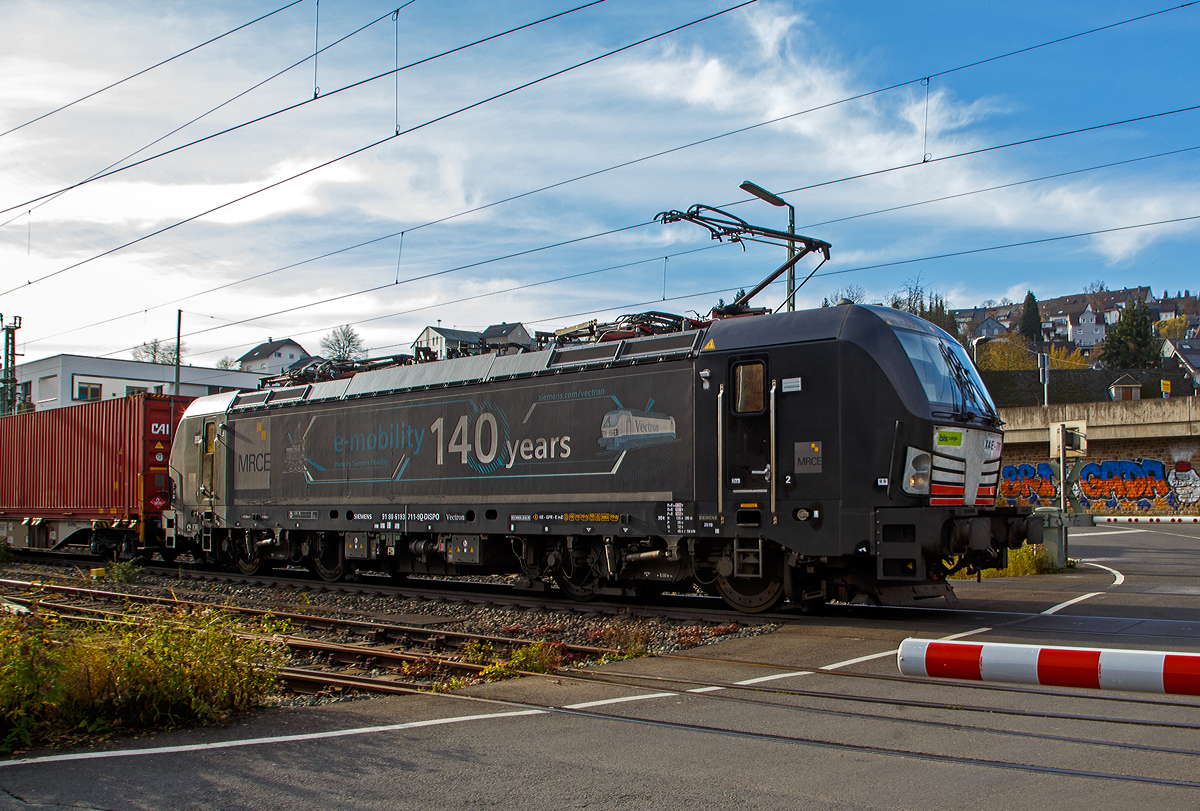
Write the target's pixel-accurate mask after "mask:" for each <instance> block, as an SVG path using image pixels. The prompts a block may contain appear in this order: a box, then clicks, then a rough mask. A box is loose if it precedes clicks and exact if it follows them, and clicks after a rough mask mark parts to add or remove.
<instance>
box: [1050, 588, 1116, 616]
mask: <svg viewBox="0 0 1200 811" xmlns="http://www.w3.org/2000/svg"><path fill="white" fill-rule="evenodd" d="M1103 593H1104V592H1102V591H1093V592H1091V593H1090V594H1080V595H1079V596H1078V597H1072V598H1071V599H1070V600H1067V601H1066V602H1065V603H1059V604H1058V605H1056V606H1054V607H1053V608H1047V609H1046V610H1045V611H1043V612H1042V614H1043V615H1045V614H1057V613H1058V612H1059V611H1060V610H1062V609H1064V608H1066V607H1067V606H1069V605H1075V603H1082V602H1083V601H1084V600H1087V599H1089V598H1091V597H1095V596H1097V595H1099V594H1103Z"/></svg>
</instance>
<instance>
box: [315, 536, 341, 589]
mask: <svg viewBox="0 0 1200 811" xmlns="http://www.w3.org/2000/svg"><path fill="white" fill-rule="evenodd" d="M313 571H314V572H316V573H317V577H319V578H321V579H322V580H324V581H325V582H326V583H336V582H338V581H339V580H341V579H342V576H343V575H344V574H345V573H346V558H345V553H344V550H343V549H342V543H341V539H340V538H338V539H334V540H333V541H322V542H321V545H320V550H319V551H318V553H317V554H316V555H315V556H314V557H313Z"/></svg>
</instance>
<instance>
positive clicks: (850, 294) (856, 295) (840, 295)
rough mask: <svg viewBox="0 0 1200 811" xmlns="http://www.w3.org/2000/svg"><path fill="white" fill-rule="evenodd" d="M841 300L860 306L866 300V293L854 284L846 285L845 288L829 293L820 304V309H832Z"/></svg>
mask: <svg viewBox="0 0 1200 811" xmlns="http://www.w3.org/2000/svg"><path fill="white" fill-rule="evenodd" d="M842 299H846V300H847V301H852V302H854V303H855V304H862V303H863V302H864V301H866V300H867V291H866V290H863V289H862V288H861V287H859V286H858V285H856V284H848V285H846V286H845V287H841V288H839V289H837V290H834V291H833V292H832V293H830V294H829V295H828V296H826V297H825V299H824V300H823V301H822V302H821V306H822V307H833V306H835V305H837V304H839V303H840V302H841V301H842Z"/></svg>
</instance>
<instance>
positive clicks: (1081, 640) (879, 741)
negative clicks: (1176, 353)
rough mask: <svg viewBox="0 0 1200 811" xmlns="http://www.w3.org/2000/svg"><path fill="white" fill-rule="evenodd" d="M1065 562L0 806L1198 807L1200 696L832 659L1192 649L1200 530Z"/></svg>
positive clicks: (110, 775)
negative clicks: (981, 679)
mask: <svg viewBox="0 0 1200 811" xmlns="http://www.w3.org/2000/svg"><path fill="white" fill-rule="evenodd" d="M1070 554H1071V556H1072V557H1079V558H1084V559H1085V560H1086V561H1088V562H1091V563H1096V564H1099V566H1092V565H1081V566H1080V567H1078V568H1077V569H1074V570H1069V571H1067V572H1064V573H1062V574H1059V575H1053V576H1047V577H1039V578H1021V579H1013V580H1007V581H1000V580H992V581H984V583H982V584H975V583H974V582H965V583H963V584H961V585H960V586H957V587H956V588H957V590H958V592H959V595H960V597H961V602H960V603H959V604H958V605H957V606H954V607H944V608H920V609H911V610H896V609H880V610H869V609H858V608H854V609H845V610H842V609H838V610H834V611H832V612H830V613H829V614H827V615H825V616H820V617H814V618H807V617H805V618H798V619H797V622H796V623H795V624H790V625H787V626H785V627H783V628H781V629H780V630H779V631H777V632H776V633H774V634H771V635H767V636H760V637H754V638H748V639H739V640H731V641H728V642H724V643H721V644H719V645H714V646H705V647H702V648H697V649H693V650H692V651H690V652H689V653H690V654H692V658H688V659H682V658H650V659H640V660H632V661H628V662H618V663H613V664H611V665H608V666H606V667H604V668H599V669H597V670H596V671H595V676H599V677H601V678H602V679H603V681H599V682H597V681H582V680H576V679H574V678H572V677H569V676H566V675H563V676H559V677H557V678H552V679H551V678H548V679H534V678H527V679H520V680H516V681H510V682H503V683H499V684H493V685H483V686H479V687H475V688H471V689H470V690H467V691H463V693H460V694H456V695H455V696H440V695H428V696H411V697H393V698H383V699H373V700H369V701H357V702H350V703H344V704H338V705H332V706H329V707H324V708H314V709H307V710H291V711H273V712H268V713H264V714H262V715H259V716H256V717H254V718H251V719H247V720H244V721H242V722H238V723H237V724H236V725H234V726H231V727H226V728H220V729H204V730H193V731H185V732H178V733H170V734H164V735H157V736H154V737H153V738H144V737H143V738H137V739H128V740H123V741H119V742H114V743H111V744H106V745H105V746H103V747H97V748H96V749H95V750H83V751H77V752H70V753H36V754H35V755H32V756H29V757H27V759H26V760H25V761H24V762H20V761H7V762H0V809H8V808H12V809H27V808H41V807H61V806H70V807H76V808H97V809H122V810H123V809H167V808H170V809H180V811H183V810H184V809H207V808H221V809H243V808H245V809H275V808H280V809H285V808H286V809H296V808H305V809H309V808H370V809H374V808H380V809H384V808H388V809H390V808H414V809H416V808H420V809H434V808H489V807H494V808H519V809H543V808H544V809H563V808H568V809H569V808H603V809H639V811H640V810H641V809H646V810H650V809H653V811H662V809H667V808H705V809H713V808H721V807H736V808H739V809H740V808H780V809H784V808H786V809H810V808H811V809H818V808H819V809H894V808H902V809H930V808H937V809H959V808H963V809H966V808H1002V809H1038V811H1044V809H1055V808H1064V809H1066V808H1070V809H1075V808H1088V809H1089V811H1099V810H1100V809H1109V808H1113V809H1117V808H1119V809H1122V811H1126V809H1128V808H1129V807H1131V806H1133V807H1139V806H1144V807H1152V808H1155V809H1175V808H1178V809H1184V808H1187V809H1191V808H1195V807H1198V806H1200V785H1196V784H1197V783H1198V781H1200V698H1188V697H1168V696H1156V695H1145V694H1125V693H1108V694H1103V695H1102V694H1099V693H1095V692H1092V691H1072V690H1061V689H1057V688H1054V689H1049V690H1046V691H1043V692H1044V693H1045V694H1042V693H1039V692H1029V691H1020V690H1005V691H998V690H996V689H993V688H990V687H988V686H987V685H974V684H966V683H955V682H941V683H936V684H928V683H920V682H914V681H911V680H880V679H871V678H857V677H852V676H847V675H839V674H843V673H859V674H866V675H878V676H893V677H894V676H897V675H898V674H897V670H896V664H895V656H894V653H893V651H894V650H895V648H896V646H897V645H898V644H899V642H900V641H901V640H902V639H904V638H905V637H908V636H921V637H929V638H945V637H950V636H964V637H969V638H970V639H972V640H990V641H1003V642H1025V643H1034V644H1055V645H1080V646H1089V647H1127V648H1143V649H1165V650H1177V651H1188V652H1200V530H1197V529H1195V528H1187V527H1184V528H1179V527H1177V526H1175V527H1172V526H1159V525H1156V526H1155V527H1154V528H1149V527H1144V528H1138V529H1133V530H1131V528H1129V527H1124V526H1122V527H1119V528H1117V529H1111V528H1101V527H1098V528H1096V529H1094V530H1076V531H1074V532H1073V533H1072V535H1071V546H1070ZM1100 566H1103V567H1107V568H1100ZM1110 570H1112V571H1110ZM1117 581H1121V582H1120V583H1119V584H1118V583H1117ZM1085 595H1087V596H1085ZM1081 598H1082V599H1081ZM821 667H826V668H830V670H828V671H825V672H820V673H815V674H814V673H799V672H797V671H801V670H804V669H816V668H821ZM738 682H743V683H744V684H742V685H740V686H737V685H736V683H738ZM699 683H720V684H723V685H727V686H726V687H725V688H724V689H715V688H713V687H712V686H708V687H705V686H704V685H703V684H699ZM701 689H702V690H704V692H689V691H696V690H701ZM547 708H551V709H547ZM973 708H978V709H973ZM1097 718H1107V719H1109V720H1096V719H1097ZM39 756H40V757H39ZM64 757H69V758H73V759H64ZM1164 781H1165V782H1164ZM1169 781H1176V782H1177V783H1184V784H1186V783H1192V784H1194V785H1171V784H1169Z"/></svg>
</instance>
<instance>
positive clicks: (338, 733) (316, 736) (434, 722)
mask: <svg viewBox="0 0 1200 811" xmlns="http://www.w3.org/2000/svg"><path fill="white" fill-rule="evenodd" d="M545 714H546V710H515V711H512V712H489V713H484V714H482V715H459V716H455V717H453V718H433V719H431V720H428V721H409V722H407V723H404V724H387V725H384V726H374V727H356V728H354V729H335V730H329V731H326V732H308V733H304V734H302V735H276V736H274V737H270V738H246V739H245V740H239V741H215V742H213V743H194V744H187V745H184V746H155V747H150V748H146V749H114V750H112V751H110V752H77V753H74V754H68V755H47V756H45V757H34V758H24V759H22V760H4V761H0V768H5V767H7V766H24V765H27V764H29V765H33V764H39V763H61V762H63V761H67V760H100V759H102V758H115V757H136V756H139V755H175V754H180V753H184V752H204V751H207V750H209V749H236V748H238V747H241V746H259V745H262V744H266V743H297V742H303V741H318V740H323V739H326V738H345V737H348V736H350V735H371V734H374V733H377V732H397V731H400V730H405V729H420V728H421V727H435V726H442V725H444V724H458V723H462V722H463V721H485V720H488V719H491V718H508V717H516V716H520V715H545Z"/></svg>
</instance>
